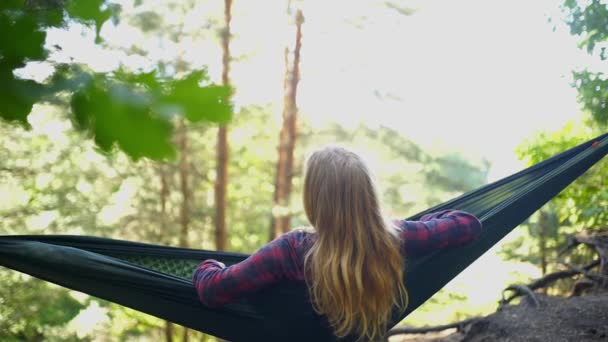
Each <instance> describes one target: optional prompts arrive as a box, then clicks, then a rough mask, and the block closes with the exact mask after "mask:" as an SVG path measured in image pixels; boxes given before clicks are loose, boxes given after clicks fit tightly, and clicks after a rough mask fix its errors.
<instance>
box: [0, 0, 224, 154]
mask: <svg viewBox="0 0 608 342" xmlns="http://www.w3.org/2000/svg"><path fill="white" fill-rule="evenodd" d="M119 9H120V7H119V6H118V5H115V4H112V3H110V2H108V1H105V0H95V1H92V0H65V1H60V0H57V1H50V0H49V1H42V0H39V1H25V0H11V1H5V2H3V3H2V4H0V86H1V88H2V89H3V92H2V93H1V94H0V117H2V118H3V119H5V120H8V121H14V122H17V123H20V124H22V125H24V126H26V127H27V126H29V123H28V115H29V114H30V112H31V111H32V108H33V106H34V104H36V103H38V102H41V101H51V102H56V101H58V100H59V99H60V98H61V97H68V98H71V99H70V100H69V103H71V113H72V114H71V115H72V120H73V121H74V123H75V126H76V128H78V129H79V130H82V131H85V132H87V134H89V135H91V136H93V137H94V140H95V142H96V143H97V145H98V146H99V147H100V148H101V149H102V150H104V151H109V150H110V149H112V148H113V147H115V146H117V147H118V148H120V149H121V150H123V151H124V152H125V153H127V154H128V155H130V156H131V157H133V158H135V159H137V158H140V157H149V158H153V159H163V158H167V157H172V156H173V155H174V154H175V148H174V146H173V144H172V143H171V137H172V131H173V129H172V128H173V127H172V123H171V118H172V117H174V116H177V115H180V116H184V117H186V118H187V119H188V120H190V121H191V122H198V121H201V120H207V121H212V122H226V121H227V120H229V119H230V117H231V110H232V109H231V105H230V103H229V101H228V98H229V95H230V92H231V90H230V89H229V88H226V87H221V86H216V85H213V84H210V82H209V79H208V77H207V75H206V72H205V70H197V71H192V72H190V73H188V74H185V75H183V76H182V77H181V78H176V77H175V76H176V75H163V76H162V77H161V76H160V75H159V73H158V72H157V71H156V70H152V71H149V72H129V71H126V70H115V71H112V72H106V73H100V72H93V71H90V70H87V68H86V67H84V66H80V65H75V64H65V63H57V62H55V61H54V59H53V54H51V53H50V52H49V50H48V48H47V47H46V46H45V41H46V31H47V30H48V29H50V28H65V27H67V26H68V25H69V24H71V23H74V22H79V23H83V24H85V25H88V26H94V27H95V32H96V42H97V43H100V42H101V37H100V35H99V34H100V30H101V28H102V26H103V25H104V24H106V23H107V22H108V20H109V19H110V18H112V17H113V18H114V21H115V22H117V21H118V18H119V16H118V13H119ZM14 37H20V38H21V39H14ZM54 48H55V49H56V50H61V46H55V47H54ZM32 62H44V63H47V64H48V65H49V66H51V67H52V68H53V69H54V73H53V75H52V76H51V77H49V78H48V79H47V80H46V81H44V82H42V83H39V82H38V81H35V80H33V79H28V78H24V77H22V76H20V73H19V71H20V70H22V68H24V67H27V66H28V63H32ZM135 132H137V134H134V133H135Z"/></svg>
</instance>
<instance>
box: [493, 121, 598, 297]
mask: <svg viewBox="0 0 608 342" xmlns="http://www.w3.org/2000/svg"><path fill="white" fill-rule="evenodd" d="M590 125H592V124H591V121H589V120H588V121H586V122H583V123H575V122H570V123H569V124H567V125H566V126H564V128H563V129H561V130H560V131H556V132H542V133H540V134H538V135H535V136H534V137H531V138H530V139H528V140H527V141H525V142H523V143H522V144H521V145H520V146H519V147H518V149H517V151H516V152H517V154H518V155H519V157H520V158H521V159H523V160H525V161H526V163H527V164H528V165H532V164H536V163H538V162H541V161H543V160H545V159H547V158H549V157H551V156H553V155H555V154H557V153H559V152H562V151H564V150H566V149H568V148H571V147H574V146H576V145H578V144H580V143H582V142H584V141H587V140H589V138H591V137H593V136H595V135H597V134H598V131H597V130H594V129H592V128H590ZM607 173H608V163H606V161H600V162H599V163H597V164H596V165H594V166H593V167H592V168H590V169H589V170H588V171H587V172H586V173H585V174H584V175H583V176H581V177H579V178H578V179H577V180H576V181H574V182H573V183H572V184H570V185H569V186H568V187H567V188H566V189H564V190H563V191H562V192H561V193H559V194H558V195H557V196H556V197H555V198H553V199H552V200H551V201H550V202H549V203H548V204H547V205H545V206H544V207H543V208H542V209H541V210H540V211H539V212H538V213H537V214H534V215H533V216H532V217H531V218H530V219H529V220H528V221H527V222H526V223H525V224H524V226H525V227H526V230H520V231H519V232H518V233H517V234H516V236H514V238H513V239H512V240H511V242H510V243H508V244H506V245H504V246H503V249H502V251H501V253H502V255H503V256H505V257H506V258H508V259H510V260H521V261H526V262H531V263H534V264H535V265H540V264H541V259H542V258H543V257H544V258H545V261H555V260H558V258H563V260H565V261H569V262H573V263H577V264H585V263H587V262H589V261H590V260H589V258H591V257H593V255H592V253H589V251H587V250H586V249H577V250H576V251H575V252H574V253H572V254H569V255H568V256H567V257H564V256H560V255H559V252H560V251H561V250H562V248H564V246H565V245H566V244H567V243H568V239H567V236H568V235H569V234H576V233H580V232H582V231H584V230H597V229H601V228H605V227H606V226H608V213H606V210H605V208H606V206H608V178H607V177H606V176H605V175H606V174H607ZM542 245H544V246H545V251H544V253H545V255H544V256H543V252H542V247H541V246H542ZM551 264H554V263H551ZM561 285H562V286H558V287H557V291H560V290H561V289H563V290H566V289H569V288H570V284H569V283H567V282H566V283H563V284H561Z"/></svg>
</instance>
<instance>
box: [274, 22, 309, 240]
mask: <svg viewBox="0 0 608 342" xmlns="http://www.w3.org/2000/svg"><path fill="white" fill-rule="evenodd" d="M303 23H304V16H303V15H302V11H301V10H298V11H297V13H296V43H295V48H294V51H293V60H292V63H291V64H289V63H288V64H287V65H288V67H287V68H286V74H285V76H286V80H285V83H284V86H285V95H284V98H283V127H282V128H281V132H280V135H279V148H278V161H277V167H276V182H275V194H274V209H273V217H274V227H273V231H272V232H271V234H272V237H273V238H275V237H277V236H279V235H281V234H283V233H286V232H287V231H288V230H289V226H290V221H291V213H290V212H289V198H290V195H291V181H292V174H293V160H294V150H295V144H296V135H297V114H298V107H297V91H298V82H299V81H300V51H301V49H302V24H303Z"/></svg>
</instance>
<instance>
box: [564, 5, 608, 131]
mask: <svg viewBox="0 0 608 342" xmlns="http://www.w3.org/2000/svg"><path fill="white" fill-rule="evenodd" d="M562 8H563V10H564V12H565V14H566V18H565V21H566V24H568V26H569V27H570V33H571V34H572V35H575V36H579V37H581V38H582V40H581V42H580V44H579V47H580V48H582V49H585V50H586V51H587V52H588V53H589V54H591V55H595V56H597V57H598V58H599V59H600V60H602V61H605V60H606V58H608V55H607V54H606V53H607V51H606V48H607V47H608V45H607V44H606V42H607V41H608V6H607V5H606V3H605V2H603V1H597V0H593V1H577V0H565V1H564V5H563V7H562ZM574 81H575V84H574V85H575V87H576V88H577V90H578V93H579V101H580V103H581V105H582V106H583V108H584V109H585V110H587V111H588V112H589V113H591V116H592V117H593V119H594V121H595V122H596V123H597V124H599V125H601V126H602V127H606V126H607V125H608V79H607V78H606V75H605V74H604V73H602V72H594V71H589V70H579V71H575V72H574Z"/></svg>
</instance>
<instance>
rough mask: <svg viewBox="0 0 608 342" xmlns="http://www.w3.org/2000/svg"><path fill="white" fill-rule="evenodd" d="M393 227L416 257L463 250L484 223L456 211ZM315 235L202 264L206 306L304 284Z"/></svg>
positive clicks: (290, 236)
mask: <svg viewBox="0 0 608 342" xmlns="http://www.w3.org/2000/svg"><path fill="white" fill-rule="evenodd" d="M394 224H395V226H396V227H397V228H398V229H399V231H400V234H401V238H402V241H403V243H402V250H403V253H404V254H405V252H406V251H407V255H414V256H422V255H425V254H429V253H431V252H434V251H437V250H440V249H443V248H447V247H453V246H460V245H463V244H466V243H468V242H470V241H473V240H475V239H476V238H477V237H478V236H479V235H480V234H481V223H480V222H479V220H478V219H477V218H476V217H475V216H473V215H471V214H468V213H466V212H463V211H457V210H445V211H441V212H437V213H432V214H427V215H425V216H423V217H422V218H421V219H420V221H406V220H397V221H394ZM313 237H314V233H308V232H305V231H302V230H295V231H292V232H289V233H286V234H283V235H281V236H280V237H278V238H276V239H275V240H273V241H272V242H270V243H268V244H267V245H266V246H264V247H262V248H261V249H260V250H259V251H258V252H256V253H255V254H253V255H251V256H250V257H248V258H247V259H245V260H243V261H242V262H240V263H238V264H235V265H232V266H230V267H226V266H225V265H224V264H223V263H221V262H219V261H216V260H213V259H209V260H205V261H203V262H202V263H201V264H200V265H199V266H198V268H197V269H196V271H195V272H194V275H193V281H194V286H195V287H196V291H197V293H198V296H199V298H200V300H201V302H202V303H203V304H204V305H207V306H211V307H214V306H221V305H223V304H226V303H229V302H232V301H234V300H235V299H237V298H238V297H241V296H244V295H247V294H250V293H253V292H255V291H257V290H259V289H260V288H262V287H265V286H268V285H271V284H274V283H277V282H279V281H282V280H296V281H304V271H303V270H304V267H303V260H304V255H305V254H306V251H308V249H309V248H310V246H311V244H312V241H313V240H312V238H313Z"/></svg>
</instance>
